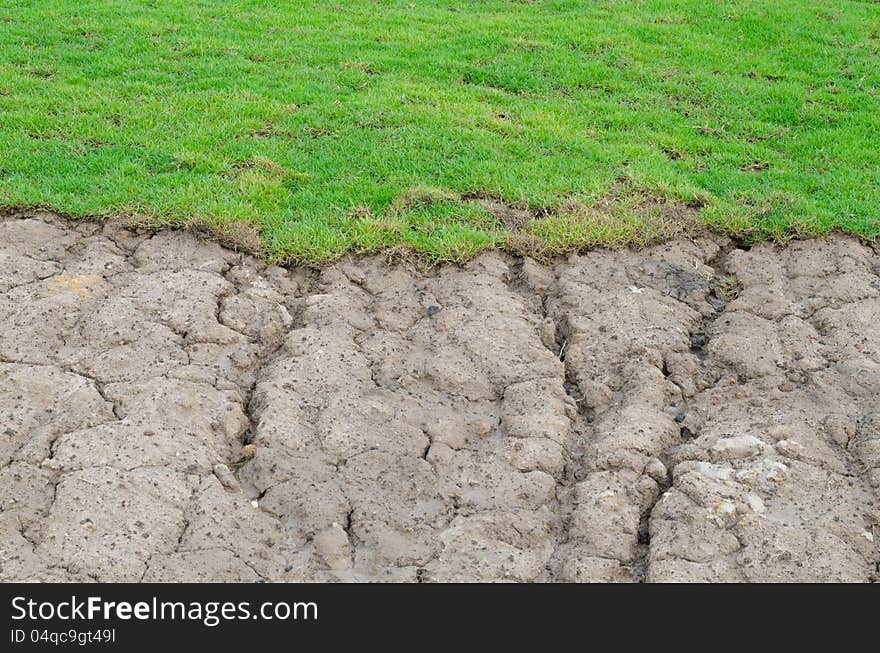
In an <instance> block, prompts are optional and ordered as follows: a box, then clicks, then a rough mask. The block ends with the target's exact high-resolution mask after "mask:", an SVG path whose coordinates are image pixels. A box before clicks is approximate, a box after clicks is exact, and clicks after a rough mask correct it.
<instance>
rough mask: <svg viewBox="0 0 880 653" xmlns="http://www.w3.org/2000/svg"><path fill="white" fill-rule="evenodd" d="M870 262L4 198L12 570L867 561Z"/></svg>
mask: <svg viewBox="0 0 880 653" xmlns="http://www.w3.org/2000/svg"><path fill="white" fill-rule="evenodd" d="M878 275H880V257H878V256H877V254H876V253H875V252H873V251H872V250H871V249H870V248H868V247H866V246H864V245H861V244H860V243H859V242H858V241H856V240H854V239H852V238H848V237H843V236H832V237H829V238H825V239H823V240H813V241H806V242H797V243H794V244H792V245H791V246H789V247H788V248H786V249H778V248H775V247H773V246H771V245H757V246H755V247H753V248H751V249H749V250H744V249H740V248H737V247H736V246H735V245H734V244H733V243H732V242H729V241H726V240H723V239H720V238H705V239H701V240H696V241H679V242H673V243H669V244H666V245H663V246H657V247H654V248H652V249H649V250H645V251H642V252H639V253H634V252H608V251H598V252H594V253H590V254H587V255H583V256H572V257H570V258H568V259H566V260H560V261H558V262H557V263H555V264H554V265H552V266H541V265H538V264H536V263H535V262H533V261H531V260H529V259H516V258H512V257H507V256H504V255H501V254H487V255H484V256H482V257H480V258H479V259H477V260H476V261H474V262H472V263H471V264H469V265H467V266H465V267H463V268H462V267H452V266H450V267H442V268H439V269H436V270H434V271H433V272H431V273H418V272H414V271H411V270H409V269H407V268H406V267H404V266H401V265H398V266H391V267H389V266H387V265H383V264H382V262H381V261H379V260H374V259H360V260H346V261H343V262H340V263H338V264H335V265H332V266H330V267H327V268H325V269H324V270H323V271H321V272H320V273H316V272H309V271H305V270H298V269H294V270H287V269H283V268H264V267H262V266H261V264H260V263H259V262H258V261H257V260H255V259H252V258H250V257H248V256H245V255H240V254H236V253H233V252H231V251H229V250H225V249H223V248H222V247H221V246H219V245H217V244H215V243H210V242H205V241H202V240H199V239H198V238H196V237H195V236H192V235H188V234H186V233H182V232H173V233H172V232H166V233H159V234H156V235H148V234H142V233H135V232H127V231H124V230H120V229H119V228H118V227H112V226H109V225H107V226H103V227H102V226H101V225H98V224H94V223H67V222H65V221H63V220H61V219H59V218H57V217H55V216H52V215H50V214H45V213H44V214H32V215H30V216H26V217H15V218H13V217H10V218H6V219H3V220H0V580H3V581H12V580H17V581H20V580H30V581H81V580H86V581H88V580H99V581H138V580H145V581H182V580H212V581H256V580H260V579H265V580H272V581H285V580H290V581H299V580H308V581H333V580H378V581H425V582H427V581H501V580H510V581H632V580H636V581H814V580H818V581H877V580H878V577H880V570H878V564H880V501H878V493H880V276H878Z"/></svg>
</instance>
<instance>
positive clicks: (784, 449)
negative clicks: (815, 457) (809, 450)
mask: <svg viewBox="0 0 880 653" xmlns="http://www.w3.org/2000/svg"><path fill="white" fill-rule="evenodd" d="M776 451H778V452H779V453H780V454H782V455H783V456H787V457H789V458H794V459H798V458H800V457H801V456H802V455H803V453H804V445H802V444H801V443H800V442H798V441H797V440H780V441H779V442H777V443H776Z"/></svg>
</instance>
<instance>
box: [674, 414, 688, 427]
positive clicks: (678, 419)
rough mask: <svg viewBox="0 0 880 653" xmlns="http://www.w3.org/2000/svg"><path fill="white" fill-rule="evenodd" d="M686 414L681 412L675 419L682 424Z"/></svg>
mask: <svg viewBox="0 0 880 653" xmlns="http://www.w3.org/2000/svg"><path fill="white" fill-rule="evenodd" d="M685 417H686V415H685V414H684V413H679V414H678V415H676V416H675V421H676V422H678V423H679V424H681V423H682V422H683V421H684V420H685Z"/></svg>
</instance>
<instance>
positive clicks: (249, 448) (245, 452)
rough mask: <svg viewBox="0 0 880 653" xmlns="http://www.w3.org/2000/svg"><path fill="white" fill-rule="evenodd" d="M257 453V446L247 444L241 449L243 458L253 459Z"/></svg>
mask: <svg viewBox="0 0 880 653" xmlns="http://www.w3.org/2000/svg"><path fill="white" fill-rule="evenodd" d="M255 453H257V445H255V444H246V445H244V446H243V447H242V448H241V457H242V458H253V457H254V454H255Z"/></svg>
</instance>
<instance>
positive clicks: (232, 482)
mask: <svg viewBox="0 0 880 653" xmlns="http://www.w3.org/2000/svg"><path fill="white" fill-rule="evenodd" d="M214 476H216V477H217V480H218V481H220V484H221V485H222V486H223V487H225V488H226V489H227V490H233V491H235V492H237V491H238V490H240V489H241V486H240V485H239V483H238V479H237V478H235V475H234V474H233V473H232V471H231V470H230V469H229V467H227V466H226V465H224V464H223V463H218V464H216V465H214Z"/></svg>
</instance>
